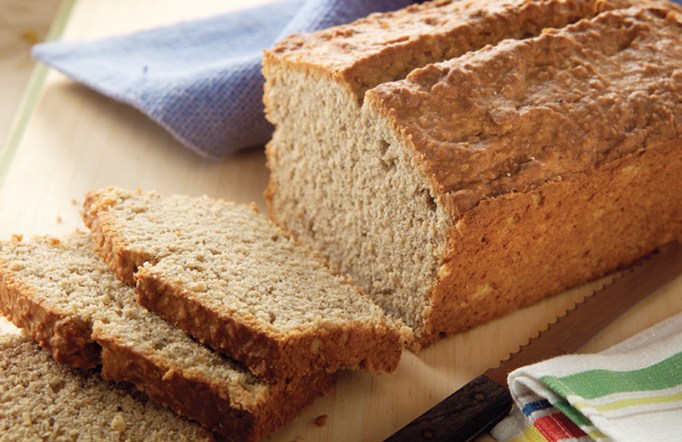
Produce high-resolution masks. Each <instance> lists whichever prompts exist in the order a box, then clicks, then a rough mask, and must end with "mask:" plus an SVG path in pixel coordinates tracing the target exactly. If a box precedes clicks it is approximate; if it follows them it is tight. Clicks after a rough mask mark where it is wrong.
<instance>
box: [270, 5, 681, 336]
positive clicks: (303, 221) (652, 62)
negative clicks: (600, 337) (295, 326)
mask: <svg viewBox="0 0 682 442" xmlns="http://www.w3.org/2000/svg"><path fill="white" fill-rule="evenodd" d="M456 3H457V4H458V5H457V6H454V5H455V4H456ZM467 4H468V6H467V5H465V2H452V3H448V4H441V3H440V2H431V3H425V4H423V5H420V6H418V7H415V8H409V9H406V10H404V11H400V12H397V13H395V14H379V15H375V16H372V17H369V18H367V19H365V20H361V21H359V22H356V23H352V24H349V25H345V26H342V27H337V28H333V29H330V30H327V31H322V32H318V33H314V34H309V35H304V36H294V37H292V38H290V39H287V40H285V41H284V42H283V43H282V44H280V45H279V46H277V47H276V49H275V50H274V51H271V52H270V53H269V54H268V56H266V57H265V59H264V67H263V72H264V75H265V77H266V84H265V94H266V96H265V99H264V101H265V104H266V112H267V116H268V118H269V120H270V121H271V122H272V123H273V124H274V125H275V133H274V135H273V139H272V141H271V142H270V143H269V144H268V147H267V164H268V168H269V169H270V170H271V175H270V182H269V184H268V190H267V192H266V197H267V199H268V205H269V210H270V213H271V216H272V217H273V218H274V219H276V220H277V222H278V223H279V224H281V225H282V226H284V227H285V228H286V229H289V230H290V231H292V232H293V234H294V235H295V236H296V237H297V239H298V240H300V241H301V242H303V243H305V244H307V245H309V246H310V247H311V248H313V249H316V250H318V251H319V252H320V254H321V255H322V256H323V257H324V258H325V259H328V260H329V262H330V263H331V265H332V266H333V267H334V268H335V269H337V270H338V271H340V272H344V273H348V274H350V275H351V276H352V278H353V279H354V281H355V282H356V283H358V284H359V285H361V286H362V287H363V289H364V290H365V291H366V292H367V293H368V294H369V295H370V296H371V297H372V299H373V300H374V301H375V302H377V303H378V304H379V305H381V307H382V308H383V309H384V310H385V311H386V312H388V313H389V314H391V315H394V316H395V317H399V318H401V319H402V320H403V321H404V322H405V323H406V324H407V325H408V326H410V327H412V328H413V330H414V332H415V333H414V336H415V342H414V347H419V345H422V344H424V345H426V344H429V343H432V342H433V341H434V340H436V339H437V338H438V337H441V336H446V335H448V334H451V333H454V332H459V331H463V330H466V329H468V328H470V327H472V326H474V325H476V324H478V323H480V322H483V321H486V320H489V319H492V318H493V317H496V316H499V315H501V314H504V313H506V312H508V311H510V310H511V309H514V308H518V307H520V306H523V305H527V304H529V303H532V302H536V301H538V300H539V299H541V298H543V297H545V296H548V295H550V294H554V293H557V292H558V291H560V290H562V289H565V288H567V287H570V286H572V285H576V284H579V283H581V282H586V281H588V280H589V279H590V278H595V277H598V276H600V275H602V274H603V273H604V272H607V271H609V270H613V269H614V268H615V267H617V266H619V265H623V264H624V263H626V262H629V261H631V260H632V259H634V258H636V256H641V255H642V254H644V253H646V252H647V251H650V250H651V249H652V248H654V247H655V246H656V245H658V244H661V241H663V242H664V241H665V240H666V238H670V237H671V236H679V233H678V232H679V222H676V221H675V219H674V217H675V214H676V213H677V216H678V218H679V208H678V206H679V204H678V202H677V201H673V202H671V201H670V197H668V201H667V202H665V203H663V204H662V207H661V208H657V209H656V210H655V212H656V213H657V214H659V215H660V216H659V217H658V220H656V221H655V222H651V220H649V219H648V218H649V217H647V216H645V215H642V214H641V213H637V211H636V209H635V208H634V207H630V206H629V205H628V204H621V203H620V200H621V199H623V198H629V197H628V193H629V192H628V190H627V189H626V187H625V186H623V187H619V188H616V189H614V192H606V193H608V194H609V195H610V196H611V197H612V198H613V200H614V201H615V203H614V202H613V201H612V202H609V201H606V200H603V199H602V200H600V199H596V198H592V197H593V195H583V194H581V193H580V192H586V191H587V190H586V189H588V188H590V189H592V188H593V186H594V185H595V183H605V177H607V176H609V175H610V174H611V171H610V170H611V167H615V166H616V165H618V164H624V163H621V162H620V160H621V159H623V158H628V157H631V156H632V157H638V156H639V155H641V151H642V150H648V149H661V151H666V152H667V153H666V154H665V155H664V157H666V158H668V159H667V160H663V161H664V162H665V163H666V168H665V171H663V170H658V168H656V167H653V166H652V165H651V164H650V163H647V167H642V170H641V172H638V173H641V175H642V176H643V177H647V176H649V174H658V175H657V176H656V177H655V178H654V179H652V180H651V181H650V182H647V183H646V184H645V185H644V188H645V189H647V192H653V193H655V194H656V195H660V193H661V192H667V193H664V194H667V195H671V193H670V191H668V190H666V189H669V187H670V182H669V181H668V177H670V176H671V173H673V172H675V171H676V170H677V169H676V168H677V165H678V163H679V156H676V154H674V153H672V152H670V150H669V149H668V148H667V147H661V146H665V145H666V144H667V143H668V141H670V140H672V139H674V138H677V139H679V134H680V133H681V132H682V130H680V128H679V124H678V123H677V121H679V118H677V116H678V115H679V109H678V108H679V106H678V104H677V103H676V101H675V100H674V99H673V100H671V99H670V97H672V96H677V95H679V90H678V89H679V88H678V86H676V85H674V84H673V82H671V81H669V80H668V79H670V78H674V77H675V76H676V75H677V74H676V72H677V71H678V70H679V69H680V67H679V63H678V62H677V61H678V60H679V59H680V58H681V56H680V54H679V47H680V45H679V37H680V36H679V24H678V23H679V21H680V19H679V11H680V8H679V7H678V6H675V5H672V4H670V3H667V2H644V3H641V2H638V3H636V4H634V5H635V6H633V3H632V2H628V1H612V2H602V1H573V0H569V1H542V2H540V1H538V2H534V1H511V2H508V1H497V2H496V1H490V2H467ZM460 6H461V7H462V8H464V9H458V8H460ZM631 6H632V7H631ZM449 8H455V9H457V10H456V11H455V9H453V10H452V11H451V13H450V14H449V15H447V14H444V12H445V11H450V9H449ZM467 8H469V9H467ZM465 9H466V10H465ZM473 9H476V11H473ZM439 14H440V15H441V16H446V17H445V18H442V19H441V20H439V25H438V27H436V28H429V30H428V31H426V30H419V29H422V28H424V27H425V26H427V25H428V24H429V22H433V21H434V20H435V18H434V17H436V16H438V15H439ZM431 15H433V17H432V16H431ZM422 20H423V21H422ZM398 23H401V24H402V25H405V24H410V25H413V26H414V29H416V31H415V32H414V33H413V35H409V36H407V35H406V36H405V38H400V39H398V40H391V39H390V38H389V37H395V35H394V34H395V33H396V32H399V31H398V30H399V29H400V28H393V27H392V25H393V24H398ZM550 28H552V29H550ZM397 29H398V30H397ZM424 29H425V28H424ZM484 31H485V32H484ZM350 41H353V42H355V41H357V42H358V43H357V44H347V43H348V42H350ZM664 41H665V43H663V42H664ZM659 46H660V47H661V48H663V47H665V51H664V52H665V54H663V53H661V51H659V50H658V49H656V50H648V49H647V48H653V47H656V48H658V47H659ZM434 47H435V48H436V49H437V50H433V48H434ZM635 59H640V62H637V63H631V62H632V60H635ZM628 60H629V61H628ZM644 60H648V61H646V62H645V61H644ZM375 62H376V64H375ZM647 63H648V64H647ZM645 64H646V65H648V66H650V68H651V69H649V70H647V72H644V71H642V70H638V69H635V68H633V69H631V70H626V69H623V66H642V65H645ZM394 65H396V66H397V65H401V69H404V71H401V72H404V73H398V71H395V72H393V71H391V69H392V67H393V66H394ZM387 66H388V69H384V68H385V67H387ZM654 66H656V68H654ZM656 70H658V72H655V71H656ZM384 71H385V72H390V74H389V75H388V77H381V75H382V73H383V72H384ZM628 76H630V77H628ZM626 77H627V78H628V79H624V78H626ZM395 80H399V81H395ZM644 85H649V86H644ZM645 89H646V92H643V90H645ZM658 90H665V91H666V92H665V93H662V94H657V93H656V92H653V91H658ZM638 91H639V92H638ZM365 92H366V93H365ZM358 94H360V95H361V97H360V98H361V99H358ZM572 94H573V95H572ZM633 94H634V95H633ZM652 94H653V95H652ZM659 95H660V96H659ZM635 96H639V97H640V98H642V101H638V100H637V99H634V98H635ZM645 96H648V97H645ZM614 97H615V98H614ZM614 100H615V101H614ZM636 102H637V103H639V104H636ZM645 103H646V105H645ZM633 106H634V107H633ZM638 106H639V107H638ZM635 107H636V108H637V109H638V110H635V109H634V108H635ZM643 112H644V113H643ZM647 112H648V113H647ZM645 113H646V115H647V116H646V117H644V116H643V115H644V114H645ZM661 115H665V117H660V116H661ZM672 115H675V117H673V116H672ZM625 116H630V117H631V118H630V117H627V118H626V117H625ZM621 117H622V118H621ZM605 127H606V128H609V129H608V130H605V129H604V128H605ZM633 128H637V129H633ZM645 134H648V135H645ZM652 155H653V156H656V155H658V154H653V153H652ZM628 161H629V160H628ZM637 161H640V160H637V159H635V163H632V164H633V165H631V166H628V169H629V170H630V171H632V167H637V166H634V164H636V162H637ZM623 167H625V166H623ZM569 177H570V179H569ZM574 178H575V179H574ZM634 181H637V182H639V181H646V180H645V179H644V178H643V179H642V180H639V179H635V180H633V182H634ZM562 182H570V183H572V184H570V185H572V186H575V189H573V190H574V191H577V192H578V193H577V194H571V198H573V200H574V201H575V204H576V207H581V208H585V207H587V206H588V205H589V206H590V207H593V208H594V210H595V211H596V213H603V212H604V211H610V210H611V209H612V208H613V206H617V207H619V208H621V209H622V210H628V211H631V212H628V213H629V215H628V219H632V220H634V221H633V222H624V221H619V220H618V219H615V218H614V219H609V221H607V220H606V218H603V219H599V220H596V221H595V222H597V223H599V227H597V228H595V229H594V231H595V232H596V231H600V232H601V234H602V236H601V239H603V240H604V241H605V242H606V243H608V244H609V245H608V247H604V246H600V245H598V240H597V239H596V238H597V235H596V234H593V233H590V231H589V227H590V225H589V222H591V221H588V218H589V217H586V216H585V215H584V213H583V212H576V211H573V210H572V209H571V207H572V206H570V205H569V204H567V203H566V202H565V204H563V205H562V204H561V203H560V202H557V203H556V206H557V207H556V208H555V210H556V211H558V213H560V215H556V216H554V215H552V214H550V213H549V212H542V213H543V216H546V218H545V219H539V218H538V216H539V215H537V214H536V213H532V214H531V212H533V208H534V207H535V206H536V204H537V202H536V200H535V199H536V198H538V197H539V196H538V195H541V194H542V192H544V190H545V189H546V191H547V193H548V195H550V194H553V192H554V189H555V187H554V185H555V184H556V185H560V183H562ZM604 185H608V184H604ZM538 191H539V192H538ZM562 192H569V191H568V190H566V189H564V190H563V191H562ZM571 192H572V191H571ZM595 192H600V190H598V189H597V190H595ZM642 195H643V196H642V198H643V199H645V200H646V198H647V197H646V196H645V195H644V193H643V194H642ZM507 198H509V199H512V200H514V201H516V202H515V204H519V206H514V207H515V209H514V210H516V208H519V207H521V205H523V207H526V211H525V212H521V213H517V212H516V211H515V212H514V213H513V214H512V215H514V217H512V218H511V221H509V223H508V225H507V224H504V225H503V226H500V225H499V223H500V222H501V221H504V222H505V223H507V214H506V213H503V212H502V213H501V212H499V211H498V210H497V209H496V206H497V205H499V206H500V207H507V202H506V201H507ZM590 198H592V199H593V200H594V201H595V203H594V205H593V206H592V205H591V204H592V203H589V204H587V205H586V204H585V202H584V201H583V200H586V201H589V200H590ZM573 200H572V201H573ZM598 200H599V201H600V204H601V205H599V206H598V205H596V201H598ZM638 203H639V204H641V203H642V202H641V201H639V202H638ZM572 204H573V203H572ZM626 206H628V208H627V209H625V207H626ZM619 210H620V209H619ZM485 211H490V212H489V213H488V215H484V214H483V212H485ZM526 212H528V216H526V215H527V214H526ZM586 213H587V212H586ZM581 214H582V215H581ZM497 216H499V217H503V220H500V219H498V218H496V217H497ZM510 216H511V215H510ZM515 217H516V218H518V219H516V218H515ZM474 219H475V220H476V221H475V222H474V221H473V220H474ZM560 219H561V220H560ZM562 220H563V221H562ZM564 221H565V222H566V223H567V224H568V227H569V229H568V230H570V229H571V228H572V229H573V230H575V231H583V230H585V235H586V237H587V238H588V239H587V240H585V241H582V240H581V239H579V240H576V239H575V238H574V237H571V236H570V235H569V234H568V232H564V229H565V227H566V226H564V225H558V224H554V223H561V222H564ZM531 222H536V223H538V224H536V226H537V229H536V231H533V230H532V228H531V227H532V225H531V224H530V223H531ZM601 223H603V224H601ZM609 223H614V224H616V225H618V224H620V225H621V226H623V225H628V226H629V227H627V231H628V236H626V237H625V238H621V239H620V240H619V239H618V238H616V237H614V236H613V235H610V234H609V233H608V225H609ZM508 226H511V227H508ZM492 229H500V230H499V231H493V230H492ZM651 231H655V232H657V233H655V234H653V235H652V234H650V232H651ZM464 232H466V233H464ZM500 232H504V233H503V234H502V233H500ZM555 232H561V233H560V234H559V233H555ZM498 233H499V235H498ZM520 235H527V236H526V237H523V238H524V239H523V240H521V241H519V240H518V238H519V237H520ZM498 236H500V238H499V240H498V241H496V242H492V241H490V238H492V237H496V238H497V237H498ZM593 238H595V239H594V240H593ZM521 243H523V246H522V245H521ZM564 249H565V250H564ZM600 249H604V251H602V250H600ZM606 249H608V251H607V250H606ZM633 250H636V252H633ZM550 262H551V263H552V265H555V266H556V267H557V268H561V269H563V270H562V272H560V273H558V272H556V271H554V270H553V269H552V268H551V267H550V265H549V264H548V263H550ZM567 263H570V264H567ZM573 266H576V267H580V268H579V269H572V268H571V267H573ZM515 281H518V283H517V282H515ZM521 287H523V288H521Z"/></svg>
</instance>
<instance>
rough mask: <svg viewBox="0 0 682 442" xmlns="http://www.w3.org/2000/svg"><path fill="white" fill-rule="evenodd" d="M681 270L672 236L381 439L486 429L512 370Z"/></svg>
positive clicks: (584, 334)
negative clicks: (496, 363) (497, 362)
mask: <svg viewBox="0 0 682 442" xmlns="http://www.w3.org/2000/svg"><path fill="white" fill-rule="evenodd" d="M681 273H682V246H680V244H678V243H676V242H672V243H668V244H666V245H664V246H662V247H660V248H659V249H658V250H657V251H656V252H654V253H652V254H651V255H649V256H647V257H645V258H643V259H641V260H639V261H638V262H637V263H635V264H634V265H633V266H631V267H629V268H628V269H626V270H623V271H622V272H620V273H619V274H617V276H615V277H614V280H613V281H612V282H610V283H608V284H606V285H605V286H604V287H602V288H601V289H598V290H595V291H594V292H593V293H592V295H590V296H589V297H587V298H586V299H585V300H584V301H582V302H580V303H578V304H576V305H575V306H574V307H573V308H572V309H571V310H569V311H568V312H566V314H565V315H564V316H562V317H559V318H558V319H557V320H556V322H554V323H553V324H551V325H549V327H548V328H547V329H546V330H545V331H543V332H541V333H540V334H539V335H538V336H537V337H535V338H532V339H531V340H530V341H529V342H528V344H526V345H524V346H522V347H521V348H520V349H519V351H518V352H516V353H514V354H512V355H510V357H509V358H508V359H506V360H504V361H501V362H500V365H499V366H497V367H495V368H491V369H489V370H487V371H486V372H485V373H483V374H482V375H480V376H478V377H476V378H475V379H473V380H472V381H471V382H469V383H467V384H466V385H464V386H463V387H462V388H460V389H459V390H457V391H455V392H454V393H452V394H451V395H450V396H448V397H447V398H445V399H444V400H443V401H441V402H440V403H438V404H436V405H434V406H433V408H431V409H430V410H428V411H427V412H425V413H424V414H422V415H421V416H419V417H418V418H417V419H415V420H414V421H412V422H411V423H409V424H408V425H406V426H405V427H404V428H402V429H401V430H399V431H398V432H397V433H395V434H394V435H392V436H391V437H389V438H388V439H386V441H387V442H403V441H405V442H407V441H409V442H415V441H429V442H434V441H469V440H472V439H474V438H476V437H477V436H479V435H481V434H482V433H484V432H486V431H489V430H490V429H491V428H492V427H493V426H494V425H495V424H497V423H498V422H499V421H500V420H502V418H504V417H505V416H506V415H507V414H508V413H509V411H510V409H511V406H512V398H511V395H510V393H509V386H508V385H507V375H508V374H509V373H510V372H511V371H513V370H515V369H517V368H519V367H523V366H525V365H528V364H532V363H535V362H539V361H542V360H544V359H547V358H551V357H554V356H558V355H562V354H567V353H574V352H575V351H577V350H578V349H580V347H582V346H583V345H584V344H585V343H586V342H587V341H589V340H590V339H591V338H592V337H593V336H595V335H596V334H597V333H598V332H599V331H601V330H602V329H603V328H604V327H606V326H607V325H608V324H610V323H611V322H612V321H613V320H615V319H616V318H617V317H618V316H620V315H621V314H622V313H624V312H625V311H626V310H628V309H629V308H630V307H632V306H633V305H635V304H636V303H637V302H638V301H640V300H642V299H643V298H645V297H646V296H647V295H649V294H651V293H653V292H655V291H656V290H657V289H658V288H660V287H662V286H664V285H665V284H667V283H668V282H670V281H672V280H673V279H675V277H676V276H677V275H679V274H681Z"/></svg>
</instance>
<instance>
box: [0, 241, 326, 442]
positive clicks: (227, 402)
mask: <svg viewBox="0 0 682 442" xmlns="http://www.w3.org/2000/svg"><path fill="white" fill-rule="evenodd" d="M94 246H95V244H94V242H93V241H92V239H91V238H90V236H89V235H85V234H82V233H76V234H74V235H71V236H69V237H67V238H65V239H64V240H59V239H56V238H49V237H36V238H34V239H32V240H30V241H21V240H20V239H19V238H14V239H13V240H12V241H9V242H4V243H0V310H2V312H3V313H4V314H5V316H7V317H8V318H9V319H10V320H12V322H14V323H15V324H16V325H17V326H19V327H22V328H23V329H25V330H26V331H27V332H28V334H29V335H31V336H32V337H33V338H34V339H36V340H37V341H38V342H39V343H40V344H41V345H42V346H43V347H45V348H46V349H48V350H49V351H50V352H51V353H52V354H53V356H54V357H55V359H57V360H59V361H65V362H69V363H73V365H75V366H80V367H82V366H94V365H98V364H100V363H101V364H102V375H103V376H104V377H105V378H106V379H110V380H117V381H127V382H131V383H133V384H135V386H137V388H138V389H140V390H141V391H143V392H145V393H146V394H147V395H148V396H149V397H150V398H152V399H153V400H155V401H158V402H161V403H163V404H165V405H167V406H168V407H170V408H171V409H173V410H175V411H177V412H178V413H180V414H182V415H184V416H187V417H190V418H192V419H195V420H197V421H199V422H200V423H201V424H202V425H204V426H205V427H206V428H209V429H211V430H213V431H215V432H216V433H219V434H221V435H223V436H225V437H226V438H228V439H230V440H240V441H241V440H258V439H259V438H260V437H262V436H264V435H266V434H267V433H268V432H269V431H272V430H274V429H276V428H279V427H280V426H282V425H284V424H286V423H288V422H290V421H291V420H293V419H294V417H295V416H297V415H298V413H299V411H300V410H301V408H302V407H303V406H304V405H306V404H307V403H309V402H311V401H312V400H313V399H314V398H315V397H317V396H320V395H321V394H322V393H324V392H326V391H328V390H329V389H330V388H331V386H332V385H333V380H334V377H333V376H332V375H329V374H326V373H317V374H313V375H310V376H308V377H304V378H297V379H293V380H291V381H290V382H288V383H286V382H282V383H277V384H268V383H265V382H263V381H261V380H259V379H257V378H256V377H254V376H253V375H252V374H251V373H250V372H249V371H248V370H246V369H245V368H244V367H243V366H241V365H239V364H237V363H235V362H234V361H232V360H230V359H228V358H226V357H224V356H222V355H221V354H220V353H217V352H214V351H211V350H210V349H208V348H206V347H205V346H203V345H201V344H199V343H198V342H196V341H194V340H193V339H191V338H190V337H189V336H187V334H185V333H184V332H183V331H181V330H179V329H177V328H176V327H173V326H172V325H171V324H169V323H167V322H166V321H164V320H163V319H161V318H160V317H158V316H157V315H155V314H154V313H151V312H149V311H147V310H146V309H144V308H143V307H141V306H139V305H138V304H137V303H136V302H135V290H134V289H133V288H131V287H129V286H127V285H125V284H124V283H122V282H121V281H119V280H118V278H116V276H114V275H113V274H112V273H111V272H110V271H109V270H108V269H107V267H106V266H105V265H104V263H102V262H101V261H100V260H99V259H98V258H97V256H96V255H95V253H94ZM100 348H101V351H100ZM81 352H82V355H80V353H81ZM64 355H66V356H67V357H65V356H64Z"/></svg>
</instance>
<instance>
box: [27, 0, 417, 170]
mask: <svg viewBox="0 0 682 442" xmlns="http://www.w3.org/2000/svg"><path fill="white" fill-rule="evenodd" d="M412 2H413V1H411V0H288V1H285V2H278V3H272V4H268V5H264V6H259V7H255V8H252V9H246V10H242V11H236V12H233V13H230V14H226V15H221V16H217V17H212V18H208V19H203V20H197V21H191V22H185V23H180V24H177V25H174V26H168V27H164V28H158V29H154V30H149V31H144V32H138V33H135V34H130V35H125V36H119V37H113V38H108V39H105V40H100V41H95V42H76V43H69V42H51V43H45V44H40V45H36V46H35V47H34V48H33V56H34V57H35V58H36V59H37V60H38V61H42V62H44V63H46V64H48V65H50V66H52V67H54V68H56V69H57V70H59V71H61V72H63V73H64V74H66V75H68V76H70V77H72V78H73V79H75V80H77V81H79V82H81V83H83V84H85V85H86V86H88V87H90V88H92V89H94V90H96V91H98V92H100V93H102V94H104V95H106V96H108V97H111V98H113V99H115V100H118V101H121V102H124V103H127V104H130V105H131V106H134V107H135V108H137V109H139V110H140V111H142V112H143V113H145V114H147V115H148V116H149V117H151V118H152V119H153V120H154V121H156V122H157V123H159V124H160V125H161V126H163V127H164V128H165V129H167V130H168V131H169V132H170V133H171V134H173V136H174V137H175V138H177V139H178V140H179V141H180V142H182V143H183V144H184V145H186V146H187V147H189V148H191V149H193V150H194V151H196V152H197V153H199V154H201V155H203V156H206V157H210V158H220V157H222V156H224V155H226V154H228V153H231V152H234V151H236V150H238V149H241V148H244V147H249V146H258V145H263V144H265V143H266V142H267V141H268V139H269V138H270V135H271V133H272V127H271V126H270V124H269V123H268V122H267V121H266V120H265V117H264V115H263V104H262V95H263V78H262V75H261V72H260V69H261V53H262V51H263V49H265V48H268V47H270V46H272V44H273V43H274V42H275V41H277V40H278V39H279V38H281V37H284V36H286V35H288V34H290V33H293V32H307V31H313V30H317V29H323V28H326V27H330V26H334V25H337V24H341V23H347V22H350V21H352V20H354V19H356V18H359V17H364V16H366V15H368V14H369V13H371V12H377V11H388V10H395V9H399V8H402V7H404V6H407V5H408V4H410V3H412Z"/></svg>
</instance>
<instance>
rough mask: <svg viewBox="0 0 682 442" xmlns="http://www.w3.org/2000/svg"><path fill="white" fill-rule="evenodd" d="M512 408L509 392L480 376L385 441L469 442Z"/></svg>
mask: <svg viewBox="0 0 682 442" xmlns="http://www.w3.org/2000/svg"><path fill="white" fill-rule="evenodd" d="M511 405H512V398H511V395H510V394H509V390H508V389H507V388H505V387H503V386H501V385H500V384H498V383H497V382H495V381H492V380H490V379H489V378H488V377H486V376H485V375H481V376H479V377H477V378H475V379H474V380H472V381H471V382H469V383H468V384H466V385H465V386H463V387H462V388H460V389H459V390H457V391H455V392H454V393H452V394H451V395H450V396H448V397H447V398H445V399H443V400H442V401H441V402H439V403H438V404H436V405H434V406H433V408H431V409H430V410H429V411H427V412H426V413H424V414H422V415H421V416H419V417H418V418H417V419H415V420H413V421H412V422H410V423H409V424H407V425H406V426H405V427H403V429H401V430H400V431H398V432H397V433H395V434H394V435H393V436H391V437H389V438H388V439H386V441H387V442H403V441H404V442H408V441H409V442H414V441H429V442H434V441H468V440H471V439H473V438H475V437H476V436H478V435H480V434H481V433H483V432H485V431H488V430H489V429H491V428H492V427H493V426H494V425H495V424H496V423H498V422H499V421H501V420H502V418H504V417H505V416H506V415H507V414H508V413H509V410H510V409H511Z"/></svg>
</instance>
